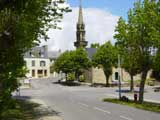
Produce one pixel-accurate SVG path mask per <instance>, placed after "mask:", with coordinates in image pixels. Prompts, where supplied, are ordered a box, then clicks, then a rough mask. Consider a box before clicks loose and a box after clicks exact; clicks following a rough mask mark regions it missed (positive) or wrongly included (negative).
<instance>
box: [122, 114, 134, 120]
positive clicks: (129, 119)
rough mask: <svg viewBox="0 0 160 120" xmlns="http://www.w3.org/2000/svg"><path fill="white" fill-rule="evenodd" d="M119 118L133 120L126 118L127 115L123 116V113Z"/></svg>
mask: <svg viewBox="0 0 160 120" xmlns="http://www.w3.org/2000/svg"><path fill="white" fill-rule="evenodd" d="M120 118H123V119H125V120H133V119H131V118H128V117H125V116H123V115H121V116H120Z"/></svg>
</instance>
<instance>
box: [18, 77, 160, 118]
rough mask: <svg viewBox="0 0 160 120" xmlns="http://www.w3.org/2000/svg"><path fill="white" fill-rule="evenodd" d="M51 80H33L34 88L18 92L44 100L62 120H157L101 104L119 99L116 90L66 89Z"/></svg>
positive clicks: (146, 113) (145, 113)
mask: <svg viewBox="0 0 160 120" xmlns="http://www.w3.org/2000/svg"><path fill="white" fill-rule="evenodd" d="M54 81H55V80H53V79H48V80H43V79H41V80H33V81H32V86H33V87H32V88H31V89H24V90H21V95H22V96H30V97H32V98H34V99H40V100H43V101H44V102H45V103H47V104H48V105H49V106H50V107H52V108H53V109H54V110H56V111H58V112H60V115H61V116H62V118H63V119H64V120H160V114H159V113H153V112H149V111H143V110H139V109H136V108H131V107H128V106H122V105H118V104H112V103H107V102H102V98H104V97H116V96H118V93H116V92H115V90H116V88H95V87H88V86H76V87H68V86H62V85H59V84H54V83H53V82H54ZM158 94H159V93H158ZM156 96H157V95H156ZM148 99H150V98H149V95H148ZM156 100H157V101H158V100H159V97H158V98H156Z"/></svg>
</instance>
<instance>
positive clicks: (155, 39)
mask: <svg viewBox="0 0 160 120" xmlns="http://www.w3.org/2000/svg"><path fill="white" fill-rule="evenodd" d="M159 6H160V2H157V1H156V0H144V1H143V2H142V3H141V2H140V1H137V2H136V3H135V4H134V8H133V9H130V10H129V12H128V22H127V23H125V21H124V20H123V19H122V18H120V19H119V22H118V26H117V27H116V35H115V38H116V39H117V44H118V45H119V46H121V47H122V48H123V49H122V50H124V51H125V52H126V53H127V56H128V57H129V59H128V58H127V57H125V58H127V59H128V60H127V59H126V61H127V69H128V68H129V69H128V71H131V72H133V73H137V70H138V72H141V73H142V76H141V83H140V95H139V100H140V102H141V103H142V102H143V93H144V85H145V81H146V76H147V73H148V71H149V70H150V69H151V68H152V65H153V55H152V49H153V48H159V46H160V41H159V39H160V23H159V22H158V21H159V20H160V16H159V12H158V11H159ZM130 60H131V61H130ZM128 61H129V62H128ZM128 64H129V65H128ZM125 67H126V66H125Z"/></svg>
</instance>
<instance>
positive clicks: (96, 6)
mask: <svg viewBox="0 0 160 120" xmlns="http://www.w3.org/2000/svg"><path fill="white" fill-rule="evenodd" d="M79 1H80V0H66V2H67V4H69V6H70V8H71V9H72V12H70V13H66V14H64V18H63V19H62V22H61V23H60V24H59V26H61V27H62V30H55V29H50V30H49V32H48V36H49V38H50V39H49V40H48V41H47V42H44V41H43V40H42V43H41V45H48V47H49V51H58V50H62V51H65V50H73V49H75V47H74V42H75V41H76V23H77V21H78V10H79ZM135 1H136V0H82V6H83V19H84V23H85V25H86V28H85V30H86V41H88V46H87V47H90V44H91V43H100V44H104V43H105V42H106V41H111V42H112V43H113V44H114V43H115V41H116V40H115V39H114V38H113V36H114V34H115V27H116V25H117V21H118V19H119V17H121V16H122V17H123V18H124V19H125V20H127V12H128V10H129V9H130V8H133V4H134V2H135Z"/></svg>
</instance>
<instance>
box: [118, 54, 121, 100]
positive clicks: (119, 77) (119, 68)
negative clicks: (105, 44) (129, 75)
mask: <svg viewBox="0 0 160 120" xmlns="http://www.w3.org/2000/svg"><path fill="white" fill-rule="evenodd" d="M118 87H119V99H121V60H120V55H118Z"/></svg>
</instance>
